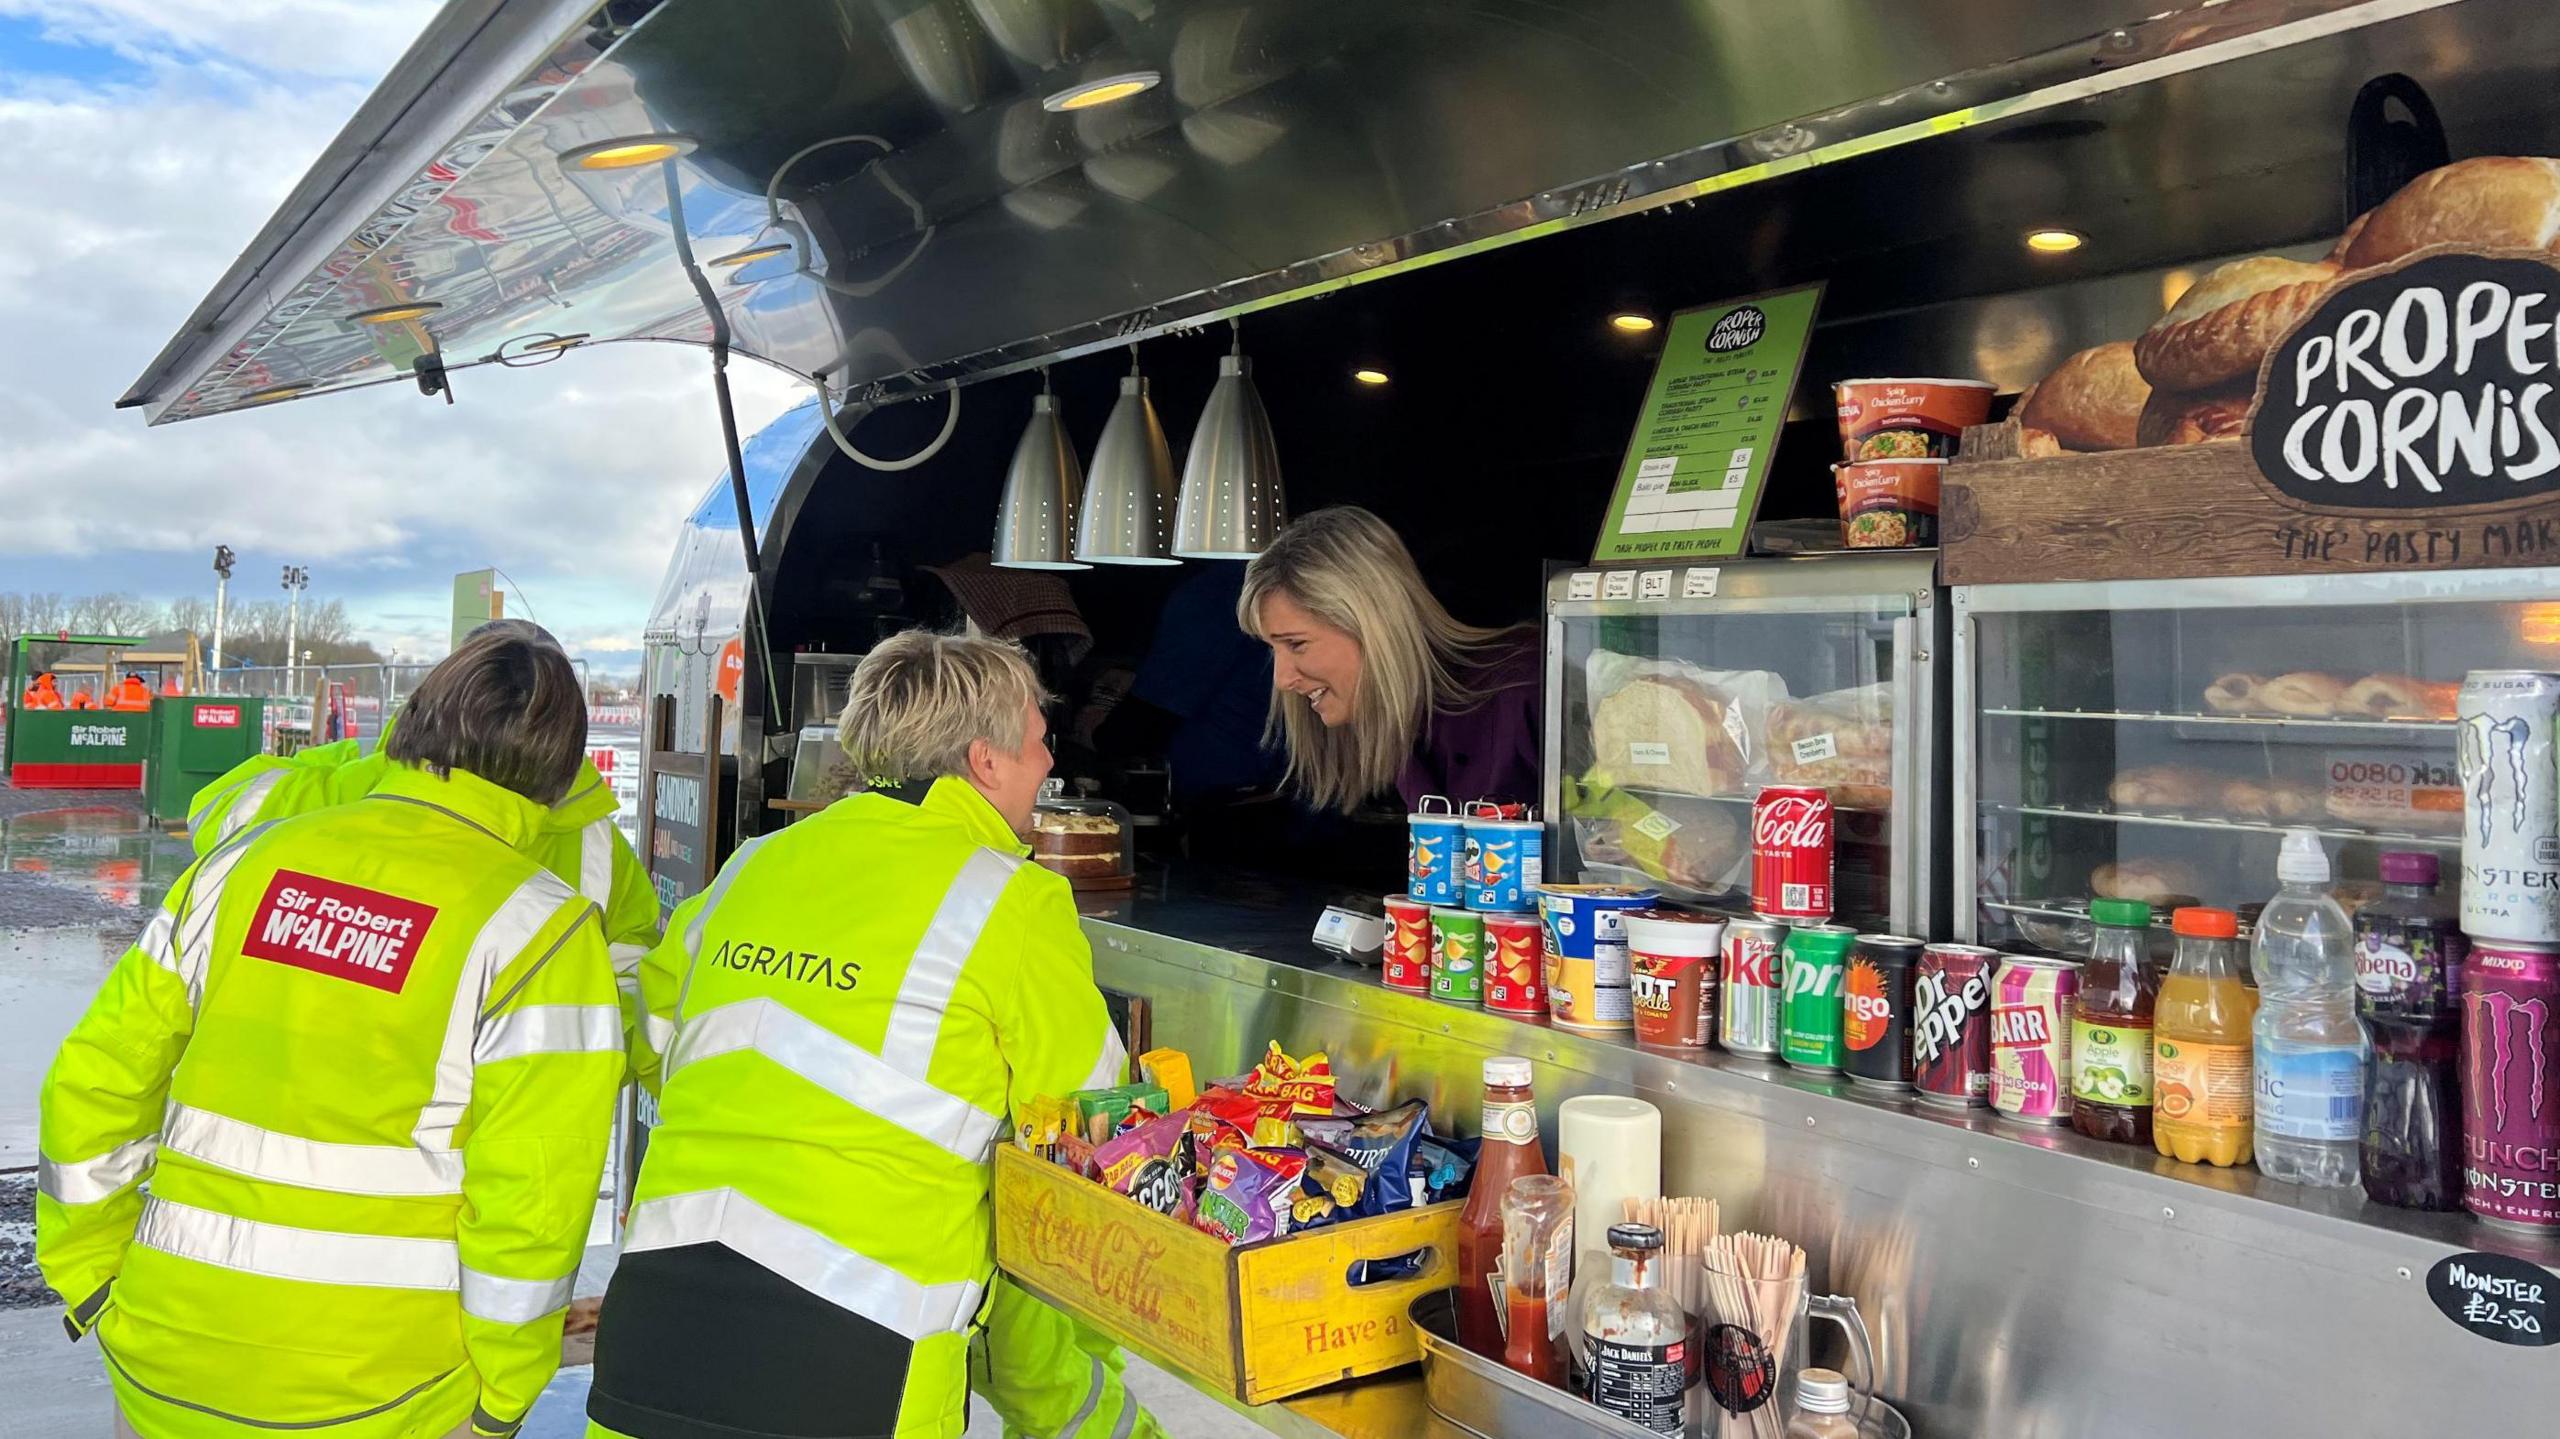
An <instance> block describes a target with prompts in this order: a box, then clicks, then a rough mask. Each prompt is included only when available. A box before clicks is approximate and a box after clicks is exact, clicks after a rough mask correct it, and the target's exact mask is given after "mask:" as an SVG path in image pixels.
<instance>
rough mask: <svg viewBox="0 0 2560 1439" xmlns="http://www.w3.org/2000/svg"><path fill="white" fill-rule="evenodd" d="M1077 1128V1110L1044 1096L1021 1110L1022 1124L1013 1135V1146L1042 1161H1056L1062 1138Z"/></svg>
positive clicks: (1062, 1101) (1050, 1096) (1058, 1099)
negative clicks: (1016, 1145) (1017, 1145)
mask: <svg viewBox="0 0 2560 1439" xmlns="http://www.w3.org/2000/svg"><path fill="white" fill-rule="evenodd" d="M1074 1128H1075V1106H1074V1105H1072V1104H1070V1103H1068V1102H1067V1101H1066V1100H1063V1099H1060V1098H1057V1097H1056V1096H1054V1095H1044V1096H1042V1097H1041V1098H1038V1099H1035V1100H1032V1101H1031V1102H1030V1103H1029V1104H1026V1105H1024V1106H1023V1107H1022V1124H1021V1126H1020V1128H1018V1129H1017V1130H1016V1131H1015V1132H1014V1143H1016V1144H1019V1145H1021V1146H1022V1147H1023V1148H1024V1149H1027V1150H1030V1151H1031V1152H1032V1153H1034V1154H1036V1155H1039V1156H1040V1157H1041V1158H1043V1159H1054V1158H1056V1157H1057V1149H1058V1140H1059V1138H1060V1136H1062V1135H1065V1134H1067V1133H1070V1132H1071V1131H1073V1130H1074Z"/></svg>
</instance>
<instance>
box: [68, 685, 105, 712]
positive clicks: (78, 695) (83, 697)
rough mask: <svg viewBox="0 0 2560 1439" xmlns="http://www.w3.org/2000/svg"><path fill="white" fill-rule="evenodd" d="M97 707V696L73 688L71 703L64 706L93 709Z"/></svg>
mask: <svg viewBox="0 0 2560 1439" xmlns="http://www.w3.org/2000/svg"><path fill="white" fill-rule="evenodd" d="M97 707H98V697H97V696H96V695H93V694H91V693H89V692H88V691H87V690H73V691H72V692H71V703H70V704H69V705H68V706H66V708H69V709H75V710H93V709H96V708H97Z"/></svg>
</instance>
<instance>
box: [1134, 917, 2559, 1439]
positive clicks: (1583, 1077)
mask: <svg viewBox="0 0 2560 1439" xmlns="http://www.w3.org/2000/svg"><path fill="white" fill-rule="evenodd" d="M1339 898H1340V894H1339V892H1337V891H1331V890H1323V889H1315V888H1310V887H1306V886H1300V885H1295V884H1292V883H1290V882H1288V881H1285V880H1280V879H1275V878H1273V877H1270V876H1265V875H1258V874H1245V873H1238V872H1234V871H1226V870H1186V869H1181V868H1176V869H1173V870H1171V871H1154V872H1150V873H1148V874H1146V875H1144V876H1142V878H1141V882H1140V886H1139V889H1138V890H1137V891H1136V892H1135V893H1134V894H1131V895H1127V896H1121V897H1115V898H1112V899H1108V900H1104V901H1101V902H1098V903H1088V904H1086V905H1085V906H1084V908H1085V911H1086V916H1087V918H1086V929H1087V931H1088V933H1089V934H1090V935H1091V937H1092V939H1093V945H1094V968H1095V975H1096V978H1097V979H1098V980H1100V982H1101V983H1102V985H1103V987H1104V988H1106V989H1108V990H1113V991H1118V992H1121V993H1126V994H1132V995H1142V996H1144V997H1145V998H1146V999H1147V1000H1148V1001H1149V1005H1150V1012H1151V1019H1152V1032H1153V1035H1154V1040H1155V1043H1157V1044H1160V1045H1172V1046H1175V1047H1178V1048H1181V1049H1184V1050H1187V1051H1188V1052H1189V1053H1190V1054H1191V1056H1192V1058H1193V1061H1194V1066H1195V1070H1196V1072H1197V1073H1199V1074H1200V1075H1202V1076H1203V1077H1204V1078H1205V1077H1207V1076H1210V1075H1219V1074H1230V1073H1235V1072H1239V1071H1241V1070H1242V1069H1244V1068H1246V1067H1248V1066H1249V1064H1250V1063H1251V1061H1252V1060H1253V1059H1254V1058H1256V1057H1258V1056H1259V1054H1260V1052H1261V1049H1262V1047H1263V1045H1264V1044H1265V1043H1266V1042H1267V1041H1269V1040H1273V1039H1276V1040H1279V1041H1280V1042H1281V1044H1282V1045H1283V1046H1284V1047H1286V1048H1288V1049H1289V1051H1290V1052H1291V1053H1293V1054H1303V1053H1305V1052H1306V1051H1307V1050H1309V1049H1314V1048H1322V1049H1324V1050H1326V1051H1327V1052H1328V1053H1329V1054H1330V1055H1331V1057H1332V1060H1333V1064H1334V1067H1335V1069H1336V1071H1337V1073H1338V1074H1339V1075H1341V1076H1342V1079H1341V1084H1342V1087H1343V1090H1344V1092H1345V1093H1346V1094H1348V1095H1351V1096H1352V1097H1355V1098H1359V1099H1362V1100H1364V1101H1370V1100H1384V1099H1386V1098H1389V1097H1391V1096H1392V1097H1410V1096H1416V1095H1419V1096H1423V1097H1426V1098H1428V1099H1429V1100H1430V1101H1431V1107H1432V1115H1433V1119H1434V1122H1435V1124H1436V1125H1439V1126H1443V1127H1446V1126H1449V1125H1452V1124H1455V1125H1458V1126H1461V1127H1463V1128H1464V1130H1465V1131H1466V1132H1469V1133H1472V1132H1474V1129H1475V1121H1474V1114H1473V1109H1474V1106H1475V1105H1476V1103H1477V1102H1478V1099H1479V1096H1480V1093H1481V1086H1480V1083H1479V1079H1478V1072H1477V1071H1478V1065H1479V1062H1480V1061H1481V1060H1482V1059H1483V1057H1484V1056H1486V1055H1490V1054H1522V1055H1526V1056H1528V1057H1529V1058H1531V1059H1532V1060H1535V1061H1537V1062H1538V1070H1537V1092H1538V1100H1539V1107H1540V1114H1541V1120H1542V1123H1543V1124H1544V1125H1545V1126H1546V1128H1545V1133H1546V1134H1547V1136H1548V1139H1549V1141H1550V1144H1552V1141H1553V1136H1554V1121H1555V1106H1556V1104H1557V1103H1558V1102H1559V1101H1561V1100H1563V1099H1565V1098H1567V1097H1569V1096H1571V1095H1575V1094H1585V1093H1619V1094H1634V1095H1637V1096H1640V1097H1642V1098H1644V1099H1647V1100H1649V1101H1651V1102H1653V1103H1654V1104H1656V1105H1658V1106H1660V1107H1661V1108H1662V1111H1663V1166H1662V1167H1663V1178H1664V1185H1665V1187H1666V1189H1668V1190H1671V1191H1673V1192H1677V1193H1686V1194H1699V1195H1708V1196H1712V1197H1714V1198H1715V1199H1717V1200H1718V1201H1719V1202H1720V1203H1721V1204H1722V1206H1723V1210H1724V1215H1725V1224H1726V1227H1727V1228H1728V1229H1756V1230H1761V1231H1764V1232H1768V1233H1774V1234H1780V1235H1784V1236H1786V1237H1788V1238H1791V1239H1793V1240H1795V1241H1796V1242H1798V1243H1800V1244H1802V1245H1804V1246H1805V1248H1806V1250H1807V1251H1808V1262H1809V1263H1810V1265H1811V1268H1812V1272H1813V1274H1814V1275H1815V1277H1816V1282H1817V1283H1818V1284H1819V1285H1820V1286H1821V1287H1822V1288H1824V1289H1826V1290H1828V1291H1830V1292H1840V1293H1847V1294H1851V1295H1854V1296H1855V1297H1856V1299H1857V1301H1858V1303H1859V1306H1860V1308H1861V1309H1862V1310H1864V1312H1865V1314H1866V1316H1867V1319H1868V1323H1869V1325H1870V1326H1871V1327H1872V1328H1873V1330H1874V1331H1875V1339H1876V1353H1877V1362H1878V1367H1879V1369H1880V1370H1881V1371H1882V1376H1883V1381H1884V1382H1883V1386H1882V1387H1883V1392H1884V1393H1885V1394H1887V1395H1888V1396H1890V1397H1892V1398H1894V1399H1896V1400H1897V1401H1898V1402H1900V1403H1901V1404H1902V1407H1903V1409H1904V1411H1905V1412H1906V1413H1907V1414H1909V1415H1910V1417H1911V1420H1912V1423H1913V1426H1914V1428H1915V1430H1916V1431H1917V1433H1918V1434H1919V1435H1921V1436H1922V1439H1944V1436H1956V1435H1974V1434H1986V1435H1989V1434H1996V1435H2000V1436H2003V1439H2032V1436H2045V1435H2052V1436H2066V1435H2067V1436H2081V1435H2087V1434H2096V1433H2101V1432H2104V1433H2111V1434H2125V1435H2154V1434H2159V1435H2167V1434H2198V1435H2202V1434H2224V1433H2228V1434H2244V1433H2245V1434H2250V1435H2256V1436H2266V1439H2284V1436H2297V1435H2298V1436H2303V1439H2313V1436H2319V1439H2329V1436H2335V1435H2342V1434H2383V1433H2394V1432H2412V1433H2419V1432H2443V1433H2463V1432H2481V1433H2489V1432H2504V1431H2505V1430H2506V1428H2507V1426H2508V1425H2509V1423H2510V1421H2511V1420H2512V1418H2513V1417H2514V1416H2517V1415H2520V1414H2531V1413H2544V1414H2549V1413H2554V1412H2560V1362H2555V1359H2554V1356H2553V1352H2552V1351H2550V1350H2543V1349H2533V1348H2519V1347H2510V1346H2505V1345H2500V1344H2495V1343H2492V1342H2490V1341H2488V1340H2485V1339H2481V1338H2478V1337H2476V1336H2474V1335H2472V1334H2471V1333H2469V1332H2467V1331H2465V1330H2463V1329H2461V1328H2460V1327H2458V1326H2457V1325H2455V1324H2454V1323H2453V1322H2452V1321H2451V1320H2449V1319H2447V1318H2446V1317H2444V1316H2443V1315H2442V1314H2440V1313H2438V1312H2437V1310H2436V1309H2435V1307H2434V1305H2433V1304H2432V1303H2431V1302H2430V1301H2429V1299H2428V1297H2427V1294H2426V1283H2425V1279H2426V1273H2427V1269H2428V1267H2429V1266H2430V1265H2432V1264H2434V1263H2435V1262H2436V1261H2437V1260H2438V1259H2440V1258H2443V1257H2444V1256H2445V1255H2447V1254H2450V1253H2454V1252H2458V1251H2462V1250H2468V1249H2487V1250H2494V1251H2499V1252H2504V1253H2510V1254H2516V1255H2520V1256H2522V1257H2525V1258H2529V1259H2533V1260H2535V1261H2536V1262H2539V1263H2542V1264H2545V1265H2551V1264H2554V1263H2560V1245H2542V1246H2537V1245H2536V1244H2535V1243H2534V1242H2533V1241H2530V1240H2519V1239H2517V1238H2516V1237H2514V1236H2510V1235H2504V1234H2501V1233H2500V1232H2499V1231H2495V1230H2489V1229H2484V1228H2481V1227H2479V1226H2477V1225H2475V1224H2473V1223H2472V1222H2471V1221H2470V1220H2469V1219H2468V1218H2467V1217H2465V1216H2460V1215H2427V1214H2414V1213H2410V1212H2406V1211H2401V1210H2395V1209H2390V1208H2387V1207H2383V1206H2378V1205H2370V1204H2368V1203H2367V1202H2366V1201H2365V1199H2364V1197H2363V1195H2362V1193H2361V1192H2359V1191H2355V1190H2347V1191H2311V1190H2305V1189H2301V1188H2298V1187H2296V1186H2293V1185H2287V1184H2279V1183H2275V1182H2273V1181H2270V1180H2267V1179H2265V1178H2263V1177H2262V1176H2260V1175H2259V1174H2258V1173H2257V1171H2255V1170H2253V1169H2243V1170H2238V1171H2228V1170H2214V1169H2208V1168H2204V1167H2201V1166H2191V1165H2182V1164H2177V1163H2175V1162H2173V1161H2170V1160H2167V1159H2164V1158H2161V1157H2159V1156H2157V1155H2154V1154H2152V1153H2150V1152H2149V1151H2146V1150H2139V1149H2135V1148H2132V1147H2130V1146H2118V1145H2109V1144H2101V1143H2098V1142H2096V1141H2093V1140H2086V1139H2083V1138H2081V1137H2080V1136H2079V1135H2077V1134H2073V1133H2070V1132H2067V1131H2065V1132H2056V1131H2054V1130H2050V1129H2043V1128H2033V1129H2029V1128H2020V1127H2017V1126H2014V1125H2011V1124H2008V1123H2006V1122H1999V1121H1994V1120H1993V1119H1991V1118H1990V1117H1989V1116H1988V1115H1987V1114H1983V1113H1980V1112H1976V1113H1975V1114H1974V1115H1972V1116H1961V1115H1949V1114H1945V1113H1940V1112H1936V1111H1932V1110H1928V1109H1924V1108H1923V1107H1921V1106H1919V1105H1916V1104H1914V1103H1911V1102H1909V1101H1903V1102H1879V1101H1876V1100H1873V1099H1869V1098H1866V1097H1863V1096H1856V1095H1853V1094H1852V1093H1851V1091H1850V1088H1849V1086H1848V1085H1847V1084H1846V1083H1845V1082H1841V1081H1837V1080H1828V1081H1826V1080H1823V1079H1818V1078H1814V1077H1811V1076H1807V1075H1802V1074H1798V1073H1795V1072H1793V1071H1790V1070H1787V1069H1785V1068H1783V1067H1781V1066H1775V1065H1767V1064H1761V1063H1757V1062H1754V1061H1748V1060H1743V1059H1739V1058H1737V1057H1734V1056H1731V1055H1727V1054H1724V1053H1722V1052H1721V1051H1711V1052H1688V1051H1670V1050H1659V1049H1650V1048H1644V1047H1640V1046H1638V1045H1636V1044H1635V1043H1634V1042H1633V1041H1632V1040H1631V1039H1626V1038H1618V1037H1611V1036H1606V1035H1592V1034H1583V1033H1577V1032H1574V1031H1571V1030H1564V1029H1557V1028H1553V1027H1550V1026H1548V1025H1547V1024H1545V1023H1542V1022H1534V1021H1524V1020H1517V1019H1511V1018H1508V1017H1505V1016H1502V1015H1496V1014H1488V1013H1485V1012H1483V1011H1481V1010H1474V1009H1460V1008H1454V1007H1451V1006H1448V1005H1444V1004H1439V1003H1435V1002H1434V1001H1432V1000H1431V999H1429V998H1428V997H1426V996H1422V995H1415V994H1407V993H1402V992H1398V991H1393V990H1389V989H1386V988H1384V987H1383V986H1382V985H1380V984H1379V983H1378V979H1377V972H1376V971H1375V970H1374V969H1370V968H1366V967H1363V966H1359V965H1355V964H1350V963H1345V962H1342V961H1338V960H1336V959H1334V958H1333V957H1331V956H1330V955H1328V954H1327V953H1326V952H1325V951H1323V950H1320V949H1317V948H1316V947H1315V946H1314V945H1312V944H1311V943H1309V942H1308V939H1307V935H1308V933H1309V932H1310V931H1311V930H1312V929H1313V927H1314V923H1315V919H1316V916H1317V914H1318V913H1319V911H1320V910H1321V909H1322V907H1323V905H1324V904H1325V903H1327V902H1328V901H1332V900H1338V899H1339ZM1400 1387H1410V1388H1411V1390H1412V1391H1413V1392H1412V1394H1411V1397H1410V1401H1409V1404H1410V1406H1418V1405H1419V1403H1420V1393H1419V1389H1420V1386H1419V1385H1418V1384H1415V1383H1411V1382H1410V1381H1405V1384H1404V1385H1401V1386H1399V1385H1396V1384H1395V1383H1394V1382H1393V1381H1389V1382H1387V1383H1376V1382H1373V1383H1372V1384H1369V1385H1356V1384H1355V1385H1349V1386H1344V1387H1343V1388H1342V1389H1341V1390H1338V1391H1325V1392H1324V1393H1320V1394H1317V1395H1310V1396H1306V1397H1305V1398H1303V1399H1301V1400H1298V1401H1294V1402H1293V1403H1291V1404H1288V1405H1284V1406H1271V1407H1273V1408H1277V1409H1282V1410H1285V1411H1286V1412H1285V1413H1283V1414H1268V1415H1266V1413H1264V1412H1263V1411H1259V1410H1248V1411H1246V1412H1248V1413H1250V1414H1252V1416H1253V1417H1255V1418H1256V1419H1258V1420H1261V1421H1262V1422H1265V1423H1266V1424H1269V1425H1271V1426H1272V1427H1273V1428H1275V1429H1277V1430H1278V1431H1279V1432H1282V1433H1296V1434H1306V1433H1311V1432H1326V1433H1337V1434H1352V1433H1360V1434H1368V1433H1384V1432H1392V1433H1401V1434H1411V1433H1417V1432H1425V1431H1423V1430H1420V1429H1418V1428H1416V1427H1413V1426H1415V1425H1418V1424H1420V1423H1422V1422H1424V1421H1425V1419H1426V1418H1427V1416H1426V1415H1424V1414H1422V1413H1421V1412H1420V1411H1419V1409H1418V1407H1407V1405H1408V1401H1407V1400H1406V1399H1405V1398H1404V1396H1402V1395H1400V1394H1396V1393H1390V1392H1383V1391H1387V1390H1390V1389H1394V1388H1400ZM1372 1391H1381V1392H1372ZM1390 1410H1399V1411H1400V1413H1393V1414H1391V1413H1389V1412H1388V1411H1390ZM1389 1421H1393V1422H1395V1423H1397V1424H1399V1425H1400V1426H1401V1427H1393V1428H1389V1429H1383V1430H1382V1429H1378V1428H1373V1427H1372V1425H1373V1424H1376V1423H1381V1422H1389ZM1308 1424H1314V1425H1317V1426H1319V1428H1318V1429H1316V1430H1310V1429H1308V1428H1306V1427H1304V1426H1305V1425H1308ZM1336 1424H1338V1425H1341V1426H1342V1427H1338V1428H1335V1427H1329V1426H1331V1425H1336Z"/></svg>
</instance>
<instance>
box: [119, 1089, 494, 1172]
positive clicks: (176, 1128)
mask: <svg viewBox="0 0 2560 1439" xmlns="http://www.w3.org/2000/svg"><path fill="white" fill-rule="evenodd" d="M163 1133H164V1135H165V1136H166V1137H165V1138H164V1140H163V1141H162V1142H163V1143H165V1144H166V1145H167V1146H168V1148H169V1152H170V1153H172V1154H183V1155H186V1156H188V1157H189V1158H191V1159H201V1160H203V1161H204V1162H205V1163H207V1164H211V1165H215V1166H217V1167H219V1168H223V1169H228V1170H230V1171H232V1172H233V1173H235V1174H245V1175H248V1176H249V1177H250V1178H252V1179H266V1180H272V1181H273V1182H275V1183H277V1184H291V1185H297V1186H299V1187H301V1188H304V1189H327V1190H331V1191H334V1192H336V1193H339V1194H460V1193H461V1192H462V1156H461V1154H460V1153H458V1152H456V1151H453V1150H449V1149H448V1150H442V1151H438V1152H433V1153H431V1152H429V1151H427V1150H424V1149H419V1148H416V1147H414V1146H412V1145H407V1144H335V1143H330V1142H327V1141H324V1140H318V1139H304V1138H302V1137H301V1136H299V1135H294V1134H279V1133H277V1132H276V1131H275V1130H272V1129H261V1128H259V1127H258V1126H257V1125H254V1124H250V1123H248V1122H247V1121H245V1120H239V1119H233V1118H231V1117H230V1116H228V1115H222V1114H216V1113H214V1112H213V1111H211V1110H208V1109H197V1108H195V1107H193V1106H191V1105H185V1104H179V1103H176V1102H175V1101H172V1102H171V1103H170V1105H169V1118H168V1121H167V1123H166V1124H165V1125H164V1126H163Z"/></svg>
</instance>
